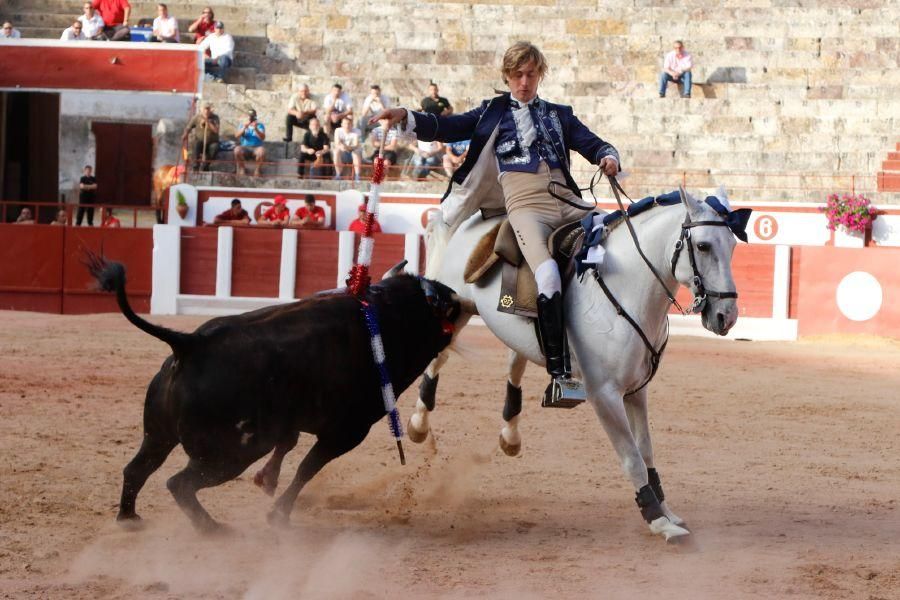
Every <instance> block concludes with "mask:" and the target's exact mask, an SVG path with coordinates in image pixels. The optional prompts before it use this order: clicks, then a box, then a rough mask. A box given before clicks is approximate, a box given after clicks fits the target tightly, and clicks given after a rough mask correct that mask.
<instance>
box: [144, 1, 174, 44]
mask: <svg viewBox="0 0 900 600" xmlns="http://www.w3.org/2000/svg"><path fill="white" fill-rule="evenodd" d="M156 13H157V17H156V18H155V19H153V33H151V34H150V41H151V42H168V43H176V44H177V43H179V42H180V41H181V34H180V33H178V19H176V18H175V17H170V16H169V7H168V6H166V5H165V4H157V5H156Z"/></svg>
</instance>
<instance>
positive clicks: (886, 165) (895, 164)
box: [881, 152, 900, 171]
mask: <svg viewBox="0 0 900 600" xmlns="http://www.w3.org/2000/svg"><path fill="white" fill-rule="evenodd" d="M890 154H897V152H891V153H890ZM881 168H882V169H883V170H885V171H900V159H898V160H886V161H884V162H882V163H881Z"/></svg>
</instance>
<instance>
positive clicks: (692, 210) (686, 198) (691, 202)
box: [678, 186, 703, 218]
mask: <svg viewBox="0 0 900 600" xmlns="http://www.w3.org/2000/svg"><path fill="white" fill-rule="evenodd" d="M678 193H679V194H680V195H681V203H682V204H684V207H685V208H686V209H687V211H688V214H689V215H690V216H691V217H692V218H695V217H699V216H700V214H701V212H702V210H703V209H702V208H701V207H700V203H699V202H697V199H696V198H694V197H693V196H691V195H690V194H689V193H687V192H686V191H685V190H684V188H683V187H681V186H678Z"/></svg>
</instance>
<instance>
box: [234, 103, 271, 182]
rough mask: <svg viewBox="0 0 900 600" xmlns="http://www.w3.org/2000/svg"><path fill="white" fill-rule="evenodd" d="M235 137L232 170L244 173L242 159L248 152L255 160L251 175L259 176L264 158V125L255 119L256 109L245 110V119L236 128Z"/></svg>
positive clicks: (240, 173)
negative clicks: (233, 165) (236, 141)
mask: <svg viewBox="0 0 900 600" xmlns="http://www.w3.org/2000/svg"><path fill="white" fill-rule="evenodd" d="M235 137H237V138H238V145H237V146H235V147H234V162H235V171H234V172H235V173H237V174H238V175H245V174H246V171H245V170H244V159H245V158H246V157H247V155H248V154H250V155H252V156H253V158H254V159H255V160H256V169H254V171H253V176H254V177H259V176H260V175H261V174H262V163H263V161H264V160H266V148H265V146H263V142H264V141H265V139H266V126H265V125H263V124H262V123H260V122H259V121H258V120H257V119H256V111H255V110H253V109H252V108H251V109H250V110H249V111H247V121H246V122H244V123H242V124H241V126H240V127H239V128H238V130H237V133H235Z"/></svg>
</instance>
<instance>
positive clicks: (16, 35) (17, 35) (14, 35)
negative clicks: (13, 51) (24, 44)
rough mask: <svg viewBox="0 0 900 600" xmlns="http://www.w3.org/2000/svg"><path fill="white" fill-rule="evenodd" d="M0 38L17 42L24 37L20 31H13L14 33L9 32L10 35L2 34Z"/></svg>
mask: <svg viewBox="0 0 900 600" xmlns="http://www.w3.org/2000/svg"><path fill="white" fill-rule="evenodd" d="M0 37H2V38H7V39H10V40H17V39H19V38H21V37H22V34H21V32H19V30H18V29H13V30H12V31H10V32H9V35H6V32H5V31H2V32H0Z"/></svg>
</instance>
